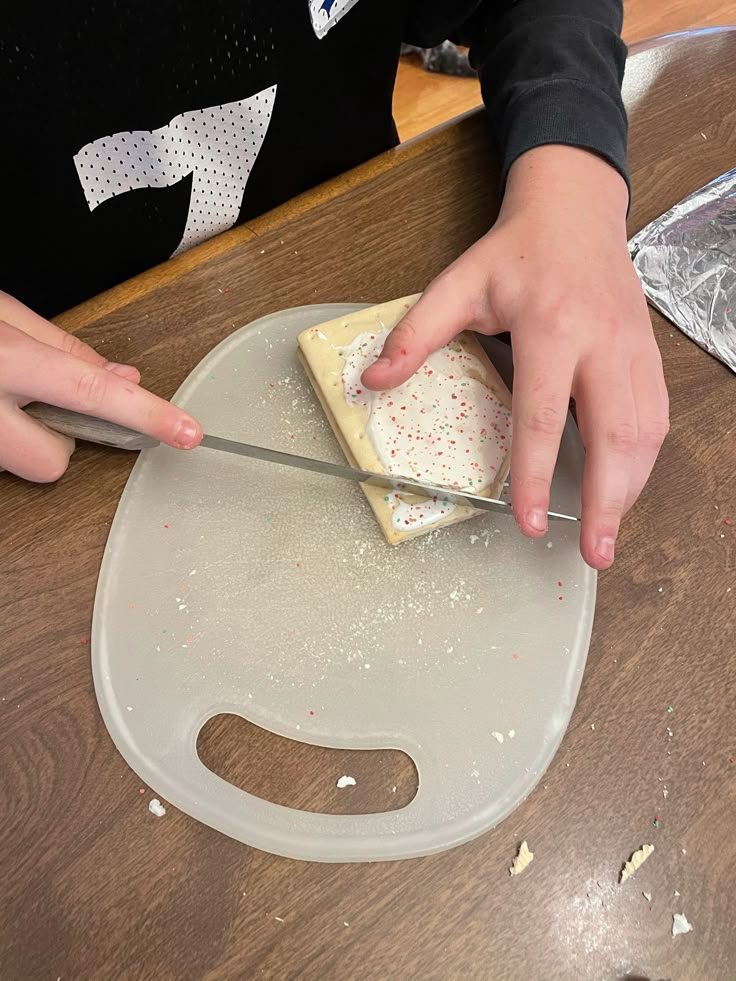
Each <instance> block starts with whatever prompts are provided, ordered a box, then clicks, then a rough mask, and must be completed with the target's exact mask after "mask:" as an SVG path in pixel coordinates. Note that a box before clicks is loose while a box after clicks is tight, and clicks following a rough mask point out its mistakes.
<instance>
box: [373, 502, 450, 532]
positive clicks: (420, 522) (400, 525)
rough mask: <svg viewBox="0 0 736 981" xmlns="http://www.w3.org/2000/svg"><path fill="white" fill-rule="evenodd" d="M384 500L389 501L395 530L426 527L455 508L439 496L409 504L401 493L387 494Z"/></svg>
mask: <svg viewBox="0 0 736 981" xmlns="http://www.w3.org/2000/svg"><path fill="white" fill-rule="evenodd" d="M386 501H387V502H390V503H391V524H392V525H393V526H394V528H395V529H396V530H397V531H410V530H414V529H415V528H426V527H427V525H432V524H434V523H435V521H440V520H441V519H442V518H446V517H447V516H448V514H452V512H453V511H454V510H455V505H454V504H453V503H452V502H451V501H443V500H441V499H439V498H435V500H433V501H419V502H418V503H415V504H411V503H409V501H406V500H404V497H403V496H402V495H401V494H393V495H390V494H387V495H386Z"/></svg>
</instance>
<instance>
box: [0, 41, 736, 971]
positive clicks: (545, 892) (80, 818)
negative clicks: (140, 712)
mask: <svg viewBox="0 0 736 981" xmlns="http://www.w3.org/2000/svg"><path fill="white" fill-rule="evenodd" d="M734 63H736V34H733V33H732V34H726V33H724V34H704V35H697V36H694V37H691V38H688V39H686V40H681V41H679V42H678V43H676V44H674V43H673V44H669V45H666V46H664V47H657V48H654V49H653V50H651V51H649V52H646V51H645V52H641V53H639V54H636V55H635V56H634V58H633V60H632V62H631V66H632V74H631V82H630V85H629V87H628V91H627V98H628V101H629V103H630V105H631V106H632V107H633V109H632V146H631V163H632V171H633V183H634V191H635V204H634V208H633V211H632V214H631V231H634V230H635V229H637V228H639V227H641V225H642V224H644V223H645V222H646V221H648V220H649V219H650V218H652V217H654V216H655V215H657V214H659V213H661V212H662V211H663V210H664V209H665V208H667V207H668V206H670V205H671V204H673V203H674V202H675V201H677V200H678V199H679V198H681V197H682V196H683V195H685V194H686V193H687V192H688V191H690V190H692V189H694V188H696V187H697V186H699V185H701V184H703V183H704V182H705V181H706V180H708V179H709V178H711V177H714V176H715V175H717V174H719V173H722V172H723V171H725V170H726V169H727V168H728V167H730V166H733V165H734V164H736V80H735V78H734V75H733V71H732V65H733V64H734ZM647 90H648V91H647ZM493 159H494V157H493V154H492V152H491V150H490V147H489V144H488V139H487V135H486V128H485V124H484V122H483V120H482V118H481V117H480V116H478V115H474V116H470V117H467V118H464V119H461V120H460V121H457V122H456V123H454V124H453V125H450V126H449V127H447V128H445V129H443V130H441V131H438V132H434V133H432V134H430V135H428V136H427V137H425V138H423V139H421V140H419V141H418V142H415V143H412V144H410V145H408V146H404V147H402V148H400V149H398V150H396V151H395V152H392V153H389V154H387V155H386V156H384V157H382V158H380V159H378V160H376V161H374V162H372V163H370V164H368V165H367V166H364V167H362V168H360V169H359V170H357V171H356V172H354V173H351V174H348V175H347V176H346V177H344V178H342V179H339V180H337V181H335V182H333V183H332V184H330V185H328V186H326V187H323V188H319V189H318V190H316V191H314V192H312V193H311V194H308V195H306V196H305V197H303V198H301V199H300V200H298V201H296V202H294V203H292V204H290V205H288V206H286V207H284V208H282V209H280V210H278V211H277V212H275V213H273V214H271V215H268V216H266V217H265V218H263V219H261V220H259V221H256V222H254V223H253V224H252V225H251V226H250V227H248V228H241V229H238V230H235V231H233V232H231V233H228V234H226V235H224V236H222V237H221V238H220V239H218V240H216V241H214V242H211V243H208V244H205V245H204V246H202V247H200V248H198V249H196V250H194V251H193V252H191V253H189V254H187V255H185V256H182V257H180V258H178V259H176V260H174V261H172V262H169V263H167V264H166V265H165V266H163V267H162V268H160V269H157V270H154V271H153V272H151V273H149V274H147V275H145V276H142V277H140V278H139V279H137V280H135V281H133V282H131V283H128V284H125V285H124V286H122V287H120V288H119V289H116V290H113V291H112V292H111V293H109V294H107V295H105V296H102V297H100V298H98V299H97V300H94V301H92V302H90V303H88V304H86V305H84V306H83V307H80V308H78V309H76V310H74V311H71V312H70V313H69V314H68V315H66V316H64V317H62V318H60V321H61V322H62V323H64V324H65V325H67V326H68V327H70V328H73V329H75V330H78V331H79V333H80V336H82V337H83V338H84V339H85V340H87V341H89V342H90V343H92V344H94V345H95V346H96V347H97V348H99V349H100V350H101V351H102V352H104V353H105V354H106V355H108V356H110V357H115V358H117V359H119V360H123V361H129V362H134V363H136V364H138V365H140V366H142V367H143V368H144V381H145V383H146V384H148V385H149V386H150V387H151V388H153V389H155V390H156V391H158V392H160V393H162V394H163V395H166V396H168V395H170V394H171V393H172V392H173V391H174V390H175V388H176V387H177V385H178V384H179V383H180V381H181V380H182V379H183V378H184V376H185V375H186V374H187V373H188V372H189V370H190V369H191V368H193V367H194V365H195V364H196V363H197V362H198V361H199V359H200V358H201V357H202V356H203V355H204V354H205V353H206V352H207V351H208V350H209V349H210V348H211V347H212V346H213V345H214V344H216V343H217V342H218V341H220V340H221V339H222V338H223V337H225V336H226V335H227V334H228V333H229V332H231V331H232V329H233V327H236V326H239V325H240V324H242V323H244V322H247V321H250V320H253V319H254V318H256V317H258V316H260V315H261V314H265V313H268V312H270V311H273V310H276V309H280V308H284V307H288V306H293V305H297V304H302V303H309V302H310V301H316V300H319V301H338V300H381V299H385V298H387V297H393V296H398V295H400V294H404V293H409V292H412V291H414V290H418V289H420V288H421V287H423V286H424V285H425V284H426V282H427V281H428V279H429V278H430V277H431V276H433V275H434V274H435V273H437V272H438V271H439V270H440V269H442V267H443V266H444V265H445V264H446V263H448V262H449V261H450V260H451V259H452V258H453V257H454V256H455V255H457V253H458V252H459V251H460V250H461V249H462V248H463V247H465V246H467V245H469V244H470V243H471V242H472V241H473V240H474V239H475V238H476V237H477V236H479V235H480V234H481V233H482V232H483V231H484V230H485V229H486V227H487V226H488V224H489V223H490V221H491V219H492V217H493V214H494V207H495V205H494V200H493V194H492V193H491V190H490V188H491V187H492V186H493V184H494V174H495V165H494V164H493V162H492V161H493ZM653 319H654V323H655V328H656V332H657V337H658V340H659V343H660V346H661V349H662V353H663V357H664V364H665V370H666V373H667V379H668V382H669V385H670V392H671V398H672V422H673V425H672V434H671V436H670V438H669V440H668V441H667V444H666V447H665V449H664V451H663V453H662V456H661V459H660V462H659V464H658V466H657V469H656V472H655V474H654V477H653V479H652V481H651V483H650V484H649V486H648V488H647V490H646V492H645V493H644V495H643V497H642V500H641V502H640V503H639V504H638V506H637V508H636V509H635V511H634V513H633V514H632V515H631V516H630V517H629V518H628V520H627V522H626V524H625V526H624V530H623V535H622V541H621V547H620V548H619V552H618V555H619V558H618V561H617V563H616V566H615V568H614V569H613V571H611V572H610V573H608V574H606V575H604V576H602V577H601V582H600V593H599V602H598V612H597V621H596V625H595V630H594V634H593V641H592V645H591V649H590V657H589V661H588V666H587V669H586V673H585V679H584V681H583V686H582V690H581V693H580V698H579V701H578V705H577V708H576V710H575V713H574V716H573V720H572V723H571V725H570V728H569V731H568V733H567V735H566V737H565V740H564V742H563V744H562V747H561V749H560V752H559V753H558V755H557V758H556V759H555V761H554V762H553V764H552V766H551V767H550V769H549V771H548V772H547V774H546V775H545V777H544V779H543V781H542V783H541V784H540V785H539V786H538V788H537V789H536V791H535V792H534V793H533V794H532V796H531V797H530V799H529V800H527V801H526V803H525V804H524V805H523V806H522V807H520V808H519V809H518V810H517V811H516V812H515V813H514V814H513V815H512V816H511V817H510V818H509V819H508V820H507V821H506V822H505V823H504V824H503V825H502V826H501V827H499V828H498V829H496V830H495V831H493V832H491V833H489V834H487V835H485V836H484V837H482V838H481V839H479V840H477V841H475V842H472V843H470V844H468V845H466V846H464V847H462V848H459V849H457V850H454V851H451V852H448V853H445V854H442V855H439V856H436V857H433V858H428V859H424V860H417V861H412V862H405V863H397V864H388V865H385V864H384V865H381V864H379V865H352V866H325V865H306V864H300V863H297V862H293V861H287V860H282V859H279V858H274V857H272V856H269V855H266V854H262V853H259V852H256V851H254V850H251V849H248V848H246V847H244V846H243V845H241V844H238V843H237V842H234V841H231V840H229V839H227V838H225V837H224V836H222V835H220V834H218V833H216V832H214V831H211V830H210V829H209V828H206V827H204V826H202V825H200V824H198V823H197V822H195V821H193V820H191V819H190V818H188V817H186V816H185V815H183V814H181V813H178V812H176V811H175V810H174V809H173V808H170V809H169V812H168V814H167V815H166V817H165V818H162V819H157V818H154V817H153V816H152V815H151V814H149V813H148V810H147V808H146V803H147V801H148V800H149V799H150V797H151V796H152V794H151V793H150V792H148V793H147V794H146V795H145V796H144V797H141V795H140V794H139V787H140V782H139V780H138V778H137V777H136V776H135V775H134V774H133V773H132V772H131V771H130V770H129V769H128V768H127V766H126V765H125V764H124V763H123V761H122V759H121V758H120V756H119V755H118V754H117V751H116V750H115V748H114V746H113V744H112V742H111V740H110V738H109V736H108V734H107V732H106V730H105V728H104V726H103V724H102V722H101V719H100V716H99V713H98V710H97V705H96V701H95V696H94V692H93V688H92V678H91V672H90V663H89V653H90V652H89V647H88V645H87V644H85V643H84V640H83V639H86V638H87V636H88V634H89V627H90V619H91V612H92V602H93V597H94V591H95V580H96V577H97V572H98V568H99V564H100V559H101V556H102V552H103V548H104V545H105V540H106V536H107V532H108V527H109V524H110V520H111V518H112V516H113V513H114V511H115V507H116V503H117V500H118V497H119V495H120V493H121V491H122V489H123V486H124V484H125V480H126V478H127V476H128V473H129V471H130V467H131V464H132V460H131V459H130V458H129V457H128V456H126V455H124V454H118V455H116V454H114V453H112V452H106V451H101V450H97V449H94V448H90V447H86V448H83V449H81V450H80V451H79V452H78V453H77V454H76V456H75V457H74V461H73V463H72V466H71V468H70V470H69V473H68V474H67V476H66V477H65V478H64V479H63V480H62V481H60V482H59V484H58V485H57V486H53V487H30V486H27V485H25V484H22V483H21V482H20V481H17V480H15V479H14V478H12V477H10V476H9V475H7V474H5V475H2V477H0V549H1V552H0V554H1V555H2V587H3V588H2V591H0V622H2V641H1V645H2V657H1V659H0V696H1V697H2V702H0V774H1V775H2V819H1V820H0V843H1V851H0V854H1V855H2V871H3V880H4V881H3V888H2V890H1V894H2V900H1V902H2V906H3V907H4V909H3V910H2V916H1V917H0V923H1V924H2V926H1V927H0V931H1V933H2V936H1V937H0V976H1V977H2V978H3V979H4V981H20V979H34V981H35V979H43V978H49V979H51V981H54V979H56V978H61V979H62V981H81V979H94V981H107V979H118V978H122V979H144V978H155V979H157V981H165V979H177V981H178V979H200V978H202V979H204V978H206V979H230V978H261V977H262V978H273V979H286V978H294V979H296V978H299V979H312V978H314V979H324V978H330V979H332V978H335V979H351V981H352V979H384V978H386V979H388V978H391V979H415V978H420V979H455V978H463V979H465V978H480V979H518V981H522V979H524V981H528V979H545V981H546V979H557V978H561V979H562V978H564V979H577V978H580V979H585V981H593V979H596V981H597V979H616V981H617V979H622V978H629V979H634V978H652V979H654V978H665V977H667V978H677V979H678V981H682V979H698V981H701V979H708V981H721V979H722V981H726V979H732V978H733V977H734V972H735V971H736V967H735V965H736V928H735V926H734V914H733V896H734V867H735V865H736V836H735V835H734V804H735V803H736V794H735V790H734V788H735V787H736V765H733V756H734V754H735V753H736V726H735V725H734V719H735V718H736V713H735V709H736V704H735V699H736V672H735V670H734V666H735V664H736V660H735V658H734V638H735V637H736V632H735V630H734V628H735V627H736V613H735V610H736V450H735V449H734V439H735V437H736V417H735V410H734V404H735V403H734V380H733V376H732V375H731V374H730V373H729V372H728V371H727V370H726V368H724V367H723V366H722V365H720V364H719V363H718V362H716V361H714V360H712V359H711V358H710V357H709V356H708V355H706V354H704V353H703V352H702V351H701V350H699V349H698V348H697V347H695V346H694V345H693V344H691V343H690V342H689V341H688V340H687V339H686V338H685V337H683V336H681V335H680V334H679V332H678V331H676V330H675V329H674V328H673V327H671V326H670V325H669V324H667V323H666V322H665V321H664V320H663V319H662V318H661V317H659V316H656V315H653ZM729 516H730V517H731V518H732V519H733V521H734V524H733V525H730V526H729V525H727V524H725V519H727V518H729ZM669 706H671V707H672V711H670V710H669V708H668V707H669ZM236 730H237V731H236ZM264 753H270V754H271V756H272V758H273V759H275V760H276V763H274V765H273V766H272V768H271V776H270V777H263V776H258V774H257V771H258V770H259V760H260V759H261V756H262V754H264ZM202 755H203V756H204V757H205V758H206V759H207V761H208V762H209V764H210V765H211V766H212V767H213V768H219V770H220V772H221V773H223V774H225V775H229V776H230V778H231V779H233V780H234V781H235V782H238V781H243V782H244V783H245V785H246V786H247V787H248V788H249V789H251V790H253V791H256V792H262V793H267V792H268V793H271V794H272V795H273V796H274V797H275V798H276V799H279V800H282V801H283V802H285V803H291V804H293V805H299V806H306V807H312V808H314V807H325V808H327V807H334V806H335V797H336V796H337V795H336V793H335V791H334V789H332V788H330V787H328V786H327V783H328V782H327V781H325V780H324V779H323V778H322V777H320V774H323V773H324V764H325V760H327V759H329V760H330V761H331V757H330V755H329V754H328V753H327V751H321V750H315V749H311V748H307V749H305V750H300V751H289V750H288V747H287V748H286V750H285V748H284V744H283V743H281V741H280V740H278V739H276V738H275V737H268V736H265V735H263V734H260V735H259V734H257V733H256V734H254V733H252V732H248V733H247V734H245V738H244V733H243V730H242V725H241V727H238V726H236V727H233V726H232V725H229V724H225V723H222V724H221V723H217V724H216V725H215V726H214V727H213V728H211V729H210V731H209V732H208V733H207V734H206V735H205V736H204V737H203V741H202ZM340 758H341V759H342V754H340ZM729 758H731V759H729ZM345 765H346V769H345V770H344V771H342V772H348V773H353V774H355V775H356V776H357V777H358V787H357V788H356V793H355V794H354V795H353V796H352V797H351V800H353V801H354V802H355V805H356V809H363V810H365V809H368V808H370V807H388V806H392V801H391V797H392V794H391V792H390V788H391V786H392V785H399V796H400V797H403V798H406V797H409V796H411V787H410V783H411V781H412V780H413V775H412V773H411V772H410V771H409V770H407V767H406V765H405V763H404V762H403V758H401V757H397V756H396V754H366V755H358V754H354V755H352V756H350V755H348V756H347V763H346V764H345ZM348 767H349V768H348ZM333 770H334V766H332V765H331V766H330V770H329V772H333ZM341 799H342V798H341ZM655 815H659V816H660V817H659V820H660V826H659V827H658V828H657V827H655V826H654V825H653V822H654V819H655ZM521 838H527V839H528V840H529V842H530V845H531V847H532V848H533V850H534V852H535V854H536V858H535V861H534V864H533V865H532V866H531V868H530V869H529V870H528V872H526V873H525V874H524V876H522V877H521V878H519V879H510V878H509V876H508V873H507V868H508V865H509V862H510V859H511V857H512V855H513V854H514V852H515V849H516V847H517V845H518V843H519V841H520V839H521ZM647 841H651V842H653V843H655V845H656V851H655V853H654V855H653V856H652V857H651V858H650V859H649V861H648V863H647V864H646V865H645V866H644V868H643V869H642V870H641V871H640V873H638V875H637V877H636V878H635V879H634V880H633V881H630V882H629V883H627V884H626V886H625V887H620V886H619V885H618V884H617V878H618V873H619V870H620V868H621V864H622V862H623V861H624V859H626V858H628V856H629V855H630V853H631V852H632V851H633V850H634V849H635V848H637V847H639V846H640V845H641V844H642V843H643V842H647ZM642 890H646V891H647V892H651V895H652V899H651V903H650V902H648V901H647V900H646V899H645V898H644V897H643V895H642ZM676 890H677V893H679V895H677V893H676V892H675V891H676ZM679 911H682V912H684V913H685V914H686V915H687V916H688V918H689V919H690V920H691V922H692V923H693V924H694V932H693V933H691V934H689V935H687V936H684V937H678V938H676V939H673V938H672V937H671V935H670V927H671V914H672V913H673V912H679ZM277 917H278V918H280V919H277Z"/></svg>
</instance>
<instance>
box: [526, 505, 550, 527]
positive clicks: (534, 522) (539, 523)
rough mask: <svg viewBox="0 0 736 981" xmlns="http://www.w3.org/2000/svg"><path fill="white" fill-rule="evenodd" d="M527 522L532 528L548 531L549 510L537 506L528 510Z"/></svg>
mask: <svg viewBox="0 0 736 981" xmlns="http://www.w3.org/2000/svg"><path fill="white" fill-rule="evenodd" d="M526 523H527V524H528V525H529V527H530V528H533V529H534V530H535V531H546V530H547V512H546V511H542V509H541V508H535V509H534V510H533V511H527V513H526Z"/></svg>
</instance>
